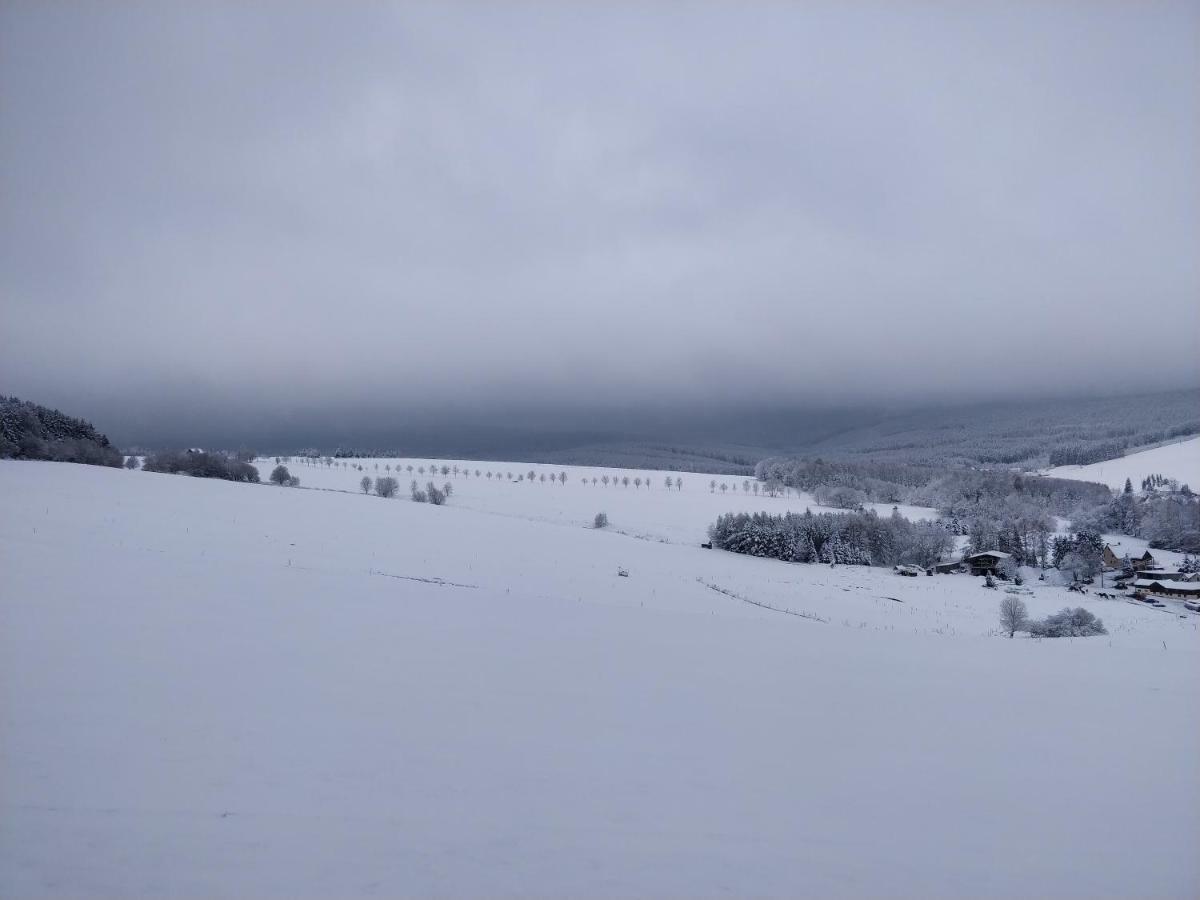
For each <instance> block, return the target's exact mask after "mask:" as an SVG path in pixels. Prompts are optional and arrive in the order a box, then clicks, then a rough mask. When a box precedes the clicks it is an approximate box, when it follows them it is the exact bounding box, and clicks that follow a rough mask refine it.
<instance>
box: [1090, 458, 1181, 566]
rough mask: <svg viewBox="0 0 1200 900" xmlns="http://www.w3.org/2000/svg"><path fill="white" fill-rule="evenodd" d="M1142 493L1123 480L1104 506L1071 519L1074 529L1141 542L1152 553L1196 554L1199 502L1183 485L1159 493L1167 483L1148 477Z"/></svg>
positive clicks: (1160, 479)
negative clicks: (1123, 485)
mask: <svg viewBox="0 0 1200 900" xmlns="http://www.w3.org/2000/svg"><path fill="white" fill-rule="evenodd" d="M1143 484H1148V485H1149V486H1148V488H1146V489H1145V490H1144V491H1143V492H1142V493H1140V494H1139V493H1137V492H1135V491H1134V490H1133V484H1132V483H1131V482H1130V481H1129V480H1128V479H1127V480H1126V482H1125V487H1124V489H1123V490H1122V491H1121V492H1120V493H1118V494H1117V495H1116V496H1115V497H1113V498H1111V499H1110V500H1109V501H1108V502H1107V503H1103V504H1098V505H1096V506H1094V507H1090V508H1085V509H1082V510H1080V511H1079V513H1078V514H1077V515H1075V516H1073V517H1072V525H1073V526H1074V527H1075V528H1076V529H1089V530H1093V531H1097V532H1102V533H1106V534H1111V533H1116V534H1128V535H1130V536H1132V537H1140V538H1145V539H1146V540H1148V541H1149V542H1150V546H1151V547H1153V548H1155V549H1160V548H1161V549H1167V550H1182V551H1184V552H1186V553H1200V499H1198V498H1197V497H1196V495H1195V494H1194V493H1192V490H1191V488H1189V487H1188V486H1187V485H1186V484H1185V485H1183V486H1181V487H1179V488H1178V489H1177V490H1167V491H1162V490H1159V488H1161V487H1166V486H1167V485H1168V479H1165V478H1163V477H1162V476H1161V475H1160V476H1150V478H1148V479H1146V480H1145V481H1144V482H1143Z"/></svg>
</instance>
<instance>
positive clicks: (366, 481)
mask: <svg viewBox="0 0 1200 900" xmlns="http://www.w3.org/2000/svg"><path fill="white" fill-rule="evenodd" d="M358 486H359V487H360V488H362V492H363V493H364V494H369V493H371V476H369V475H364V476H363V477H362V481H360V482H359V483H358Z"/></svg>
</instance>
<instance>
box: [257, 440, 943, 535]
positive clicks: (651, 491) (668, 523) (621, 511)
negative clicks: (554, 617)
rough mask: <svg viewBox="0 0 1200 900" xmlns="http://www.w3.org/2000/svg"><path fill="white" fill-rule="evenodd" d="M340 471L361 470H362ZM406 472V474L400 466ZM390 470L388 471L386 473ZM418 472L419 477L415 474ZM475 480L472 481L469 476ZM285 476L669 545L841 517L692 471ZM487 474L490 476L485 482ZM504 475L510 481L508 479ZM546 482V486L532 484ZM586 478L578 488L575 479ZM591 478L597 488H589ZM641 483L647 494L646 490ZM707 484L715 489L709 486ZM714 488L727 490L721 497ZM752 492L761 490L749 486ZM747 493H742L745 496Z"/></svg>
mask: <svg viewBox="0 0 1200 900" xmlns="http://www.w3.org/2000/svg"><path fill="white" fill-rule="evenodd" d="M342 462H345V463H347V464H348V466H352V465H361V466H362V467H363V471H362V472H359V471H358V470H357V469H353V468H343V467H341V463H342ZM254 464H255V465H256V466H257V467H258V470H259V474H260V476H261V477H262V478H263V480H266V479H267V477H268V476H269V475H270V474H271V470H272V469H273V468H274V467H275V461H274V459H273V458H260V459H257V460H255V463H254ZM410 465H411V466H412V467H413V471H412V473H411V474H410V473H409V472H408V466H410ZM431 465H437V466H438V467H439V468H440V467H441V466H443V465H445V466H450V467H451V468H452V471H451V474H449V475H442V474H440V471H439V474H437V475H436V476H431V475H430V474H429V472H428V467H429V466H431ZM389 466H390V467H391V468H390V469H389V468H388V467H389ZM455 466H457V467H459V468H460V469H463V468H466V469H469V470H470V472H471V474H470V475H465V474H463V473H462V472H461V471H460V473H459V474H458V475H455V474H453V467H455ZM420 468H425V469H426V473H425V474H423V475H422V474H420V473H419V472H418V471H417V470H418V469H420ZM476 470H478V471H479V472H480V473H481V475H480V477H478V478H476V477H475V474H474V473H475V471H476ZM288 471H289V472H290V473H291V474H293V475H297V476H299V478H300V482H301V486H302V487H310V488H322V489H328V490H343V491H351V492H357V491H358V490H359V482H360V481H361V480H362V477H363V475H368V476H370V477H371V478H372V479H374V478H376V477H378V476H381V475H382V476H387V475H391V476H394V477H395V478H396V479H397V480H398V481H399V482H400V492H401V494H402V495H403V496H405V497H407V496H408V494H409V485H410V483H411V482H412V481H413V480H416V481H417V483H418V484H419V485H420V486H421V487H424V486H425V484H426V482H428V481H433V482H434V483H435V484H437V485H438V486H441V485H442V484H445V483H446V482H449V483H450V484H451V486H452V487H453V488H454V491H455V492H456V494H455V497H454V505H455V506H460V507H466V508H468V509H473V510H478V511H479V512H487V513H492V514H495V515H502V516H514V517H520V518H527V519H535V520H538V521H546V522H557V523H560V524H570V525H584V524H587V525H590V524H591V523H592V520H593V519H594V518H595V515H596V513H598V512H601V511H603V512H605V513H607V514H608V518H609V521H610V522H611V523H612V528H613V529H614V530H617V531H621V532H625V533H628V534H633V535H637V536H640V537H645V538H648V539H650V540H659V541H669V542H673V543H693V544H694V543H700V542H702V541H704V540H707V538H706V532H707V529H708V526H709V525H710V524H712V522H713V521H715V520H716V518H717V516H719V515H721V514H722V513H728V512H770V513H772V514H775V515H779V514H782V513H785V512H788V511H789V510H790V511H792V512H804V510H805V509H811V510H812V511H813V512H830V511H833V512H841V511H842V510H831V509H830V508H828V507H823V506H821V505H820V504H818V503H817V501H816V500H815V499H814V498H813V497H812V496H811V495H809V494H805V493H799V492H796V491H789V492H788V493H787V495H780V496H777V497H768V496H767V495H766V493H765V492H763V493H759V494H757V495H756V494H754V493H753V488H754V487H755V485H756V482H755V480H754V479H753V478H747V477H736V476H731V475H705V474H697V473H694V472H663V471H645V470H633V469H612V468H605V469H600V468H591V467H587V466H548V465H540V464H536V463H513V462H479V461H469V460H436V461H431V460H427V459H358V460H339V461H336V464H335V465H334V466H333V467H329V466H325V465H324V464H318V465H305V464H302V463H297V462H295V461H294V460H293V462H292V463H289V464H288ZM488 472H492V473H493V474H494V476H495V477H493V478H490V479H489V478H488V477H487V473H488ZM530 472H533V473H534V480H533V481H532V482H531V481H529V480H525V481H520V482H518V481H516V480H515V479H516V478H517V476H518V475H525V476H528V474H529V473H530ZM563 472H565V473H566V474H567V480H566V482H565V483H558V482H554V483H551V481H550V477H551V476H552V475H554V476H557V475H559V474H560V473H563ZM509 473H512V475H513V480H511V481H510V480H509V479H508V474H509ZM542 475H545V476H546V479H547V480H546V481H544V482H543V481H541V480H540V477H541V476H542ZM606 475H607V476H608V477H609V478H610V484H609V485H608V486H607V487H606V486H605V485H604V484H602V483H599V479H600V478H602V477H603V476H606ZM613 477H616V478H623V477H628V478H629V479H630V482H631V483H630V484H629V486H628V487H625V486H624V485H621V484H613V483H611V479H612V478H613ZM668 477H670V478H672V479H675V478H682V479H683V487H682V489H676V488H671V489H669V490H668V489H667V487H666V486H665V484H664V479H666V478H668ZM585 478H586V479H588V480H587V482H586V483H585V482H584V481H583V479H585ZM592 478H596V479H597V480H598V483H597V484H596V485H594V486H593V485H592V484H591V479H592ZM634 478H640V479H642V482H643V486H642V487H635V486H634V484H633V483H632V481H633V479H634ZM647 482H648V483H649V486H648V487H647V486H646V484H647ZM714 482H715V484H716V486H715V487H714V486H713V483H714ZM721 485H725V486H726V488H727V490H725V491H722V490H721V489H720V486H721ZM757 486H758V487H759V488H760V489H761V487H762V485H761V484H758V485H757ZM747 487H749V488H750V490H747ZM871 505H872V506H873V507H874V508H875V509H876V510H877V511H878V512H879V513H880V515H890V514H891V512H892V506H891V505H890V504H886V503H876V504H871ZM898 509H899V511H900V514H901V515H903V516H905V517H907V518H909V519H912V520H914V521H916V520H918V519H936V518H937V510H934V509H929V508H928V507H924V506H907V505H900V506H899V507H898Z"/></svg>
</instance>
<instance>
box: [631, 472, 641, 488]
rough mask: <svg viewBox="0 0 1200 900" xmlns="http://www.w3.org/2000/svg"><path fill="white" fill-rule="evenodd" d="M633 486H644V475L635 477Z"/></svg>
mask: <svg viewBox="0 0 1200 900" xmlns="http://www.w3.org/2000/svg"><path fill="white" fill-rule="evenodd" d="M633 486H634V488H640V487H641V486H642V476H641V475H638V476H636V477H635V478H634V479H633Z"/></svg>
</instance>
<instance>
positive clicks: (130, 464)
mask: <svg viewBox="0 0 1200 900" xmlns="http://www.w3.org/2000/svg"><path fill="white" fill-rule="evenodd" d="M140 465H141V462H140V461H139V460H138V458H137V457H136V456H131V457H129V458H128V459H127V460H125V468H127V469H136V468H138V466H140Z"/></svg>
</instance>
